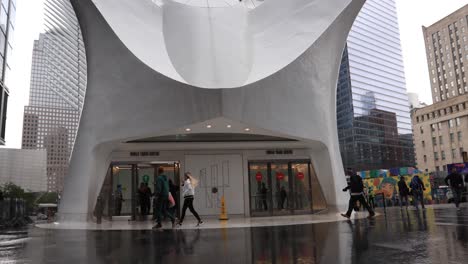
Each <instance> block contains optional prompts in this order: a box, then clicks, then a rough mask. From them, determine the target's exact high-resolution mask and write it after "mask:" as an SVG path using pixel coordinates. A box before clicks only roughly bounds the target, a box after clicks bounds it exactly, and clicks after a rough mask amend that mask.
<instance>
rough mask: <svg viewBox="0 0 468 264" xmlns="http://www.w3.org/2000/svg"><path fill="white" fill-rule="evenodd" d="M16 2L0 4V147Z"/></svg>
mask: <svg viewBox="0 0 468 264" xmlns="http://www.w3.org/2000/svg"><path fill="white" fill-rule="evenodd" d="M15 15H16V0H2V1H1V4H0V145H4V144H5V126H6V115H7V107H8V96H9V91H8V78H7V76H8V72H9V70H10V65H9V64H8V57H9V56H10V53H11V51H12V46H13V33H14V30H15V27H14V24H15Z"/></svg>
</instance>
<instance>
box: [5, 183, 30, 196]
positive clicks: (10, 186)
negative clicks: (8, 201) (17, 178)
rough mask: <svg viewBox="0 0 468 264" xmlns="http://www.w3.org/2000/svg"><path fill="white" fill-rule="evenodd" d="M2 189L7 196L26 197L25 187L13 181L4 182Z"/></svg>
mask: <svg viewBox="0 0 468 264" xmlns="http://www.w3.org/2000/svg"><path fill="white" fill-rule="evenodd" d="M1 190H2V192H3V196H4V197H5V198H18V199H20V198H24V193H25V192H24V189H23V188H21V187H20V186H18V185H16V184H14V183H12V182H7V183H5V184H3V186H1Z"/></svg>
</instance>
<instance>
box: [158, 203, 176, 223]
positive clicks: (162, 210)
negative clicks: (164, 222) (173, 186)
mask: <svg viewBox="0 0 468 264" xmlns="http://www.w3.org/2000/svg"><path fill="white" fill-rule="evenodd" d="M168 203H169V200H168V199H167V198H161V197H158V198H157V199H156V222H157V223H158V224H160V223H161V219H162V218H163V216H167V217H169V218H170V219H171V221H172V222H173V221H174V220H175V218H174V216H173V215H172V214H171V213H170V212H169V211H168V210H167V209H168V208H167V205H168Z"/></svg>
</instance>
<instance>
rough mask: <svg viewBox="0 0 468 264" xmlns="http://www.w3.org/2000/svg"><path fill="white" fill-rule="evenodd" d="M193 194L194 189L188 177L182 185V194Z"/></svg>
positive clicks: (184, 195)
mask: <svg viewBox="0 0 468 264" xmlns="http://www.w3.org/2000/svg"><path fill="white" fill-rule="evenodd" d="M194 195H195V189H194V188H193V186H192V182H191V181H190V179H187V180H185V182H184V186H183V187H182V196H183V197H186V196H194Z"/></svg>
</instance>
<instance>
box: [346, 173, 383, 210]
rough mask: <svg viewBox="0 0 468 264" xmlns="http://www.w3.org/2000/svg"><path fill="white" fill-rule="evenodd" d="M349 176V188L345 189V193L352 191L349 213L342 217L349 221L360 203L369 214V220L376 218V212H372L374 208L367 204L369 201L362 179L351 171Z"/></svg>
mask: <svg viewBox="0 0 468 264" xmlns="http://www.w3.org/2000/svg"><path fill="white" fill-rule="evenodd" d="M349 174H350V178H349V183H348V186H347V187H346V188H344V189H343V192H346V191H348V190H351V197H350V198H349V205H348V211H347V212H346V213H345V214H341V216H343V217H346V218H348V219H349V218H350V217H351V213H352V212H353V209H354V207H355V205H356V202H357V201H359V202H360V204H361V205H363V206H364V207H365V208H366V209H367V211H368V212H369V218H372V217H374V216H375V212H374V210H372V208H371V207H370V206H369V204H367V201H366V199H365V198H364V184H363V182H362V179H361V177H359V176H358V175H357V174H356V173H354V172H351V171H350V172H349Z"/></svg>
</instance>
